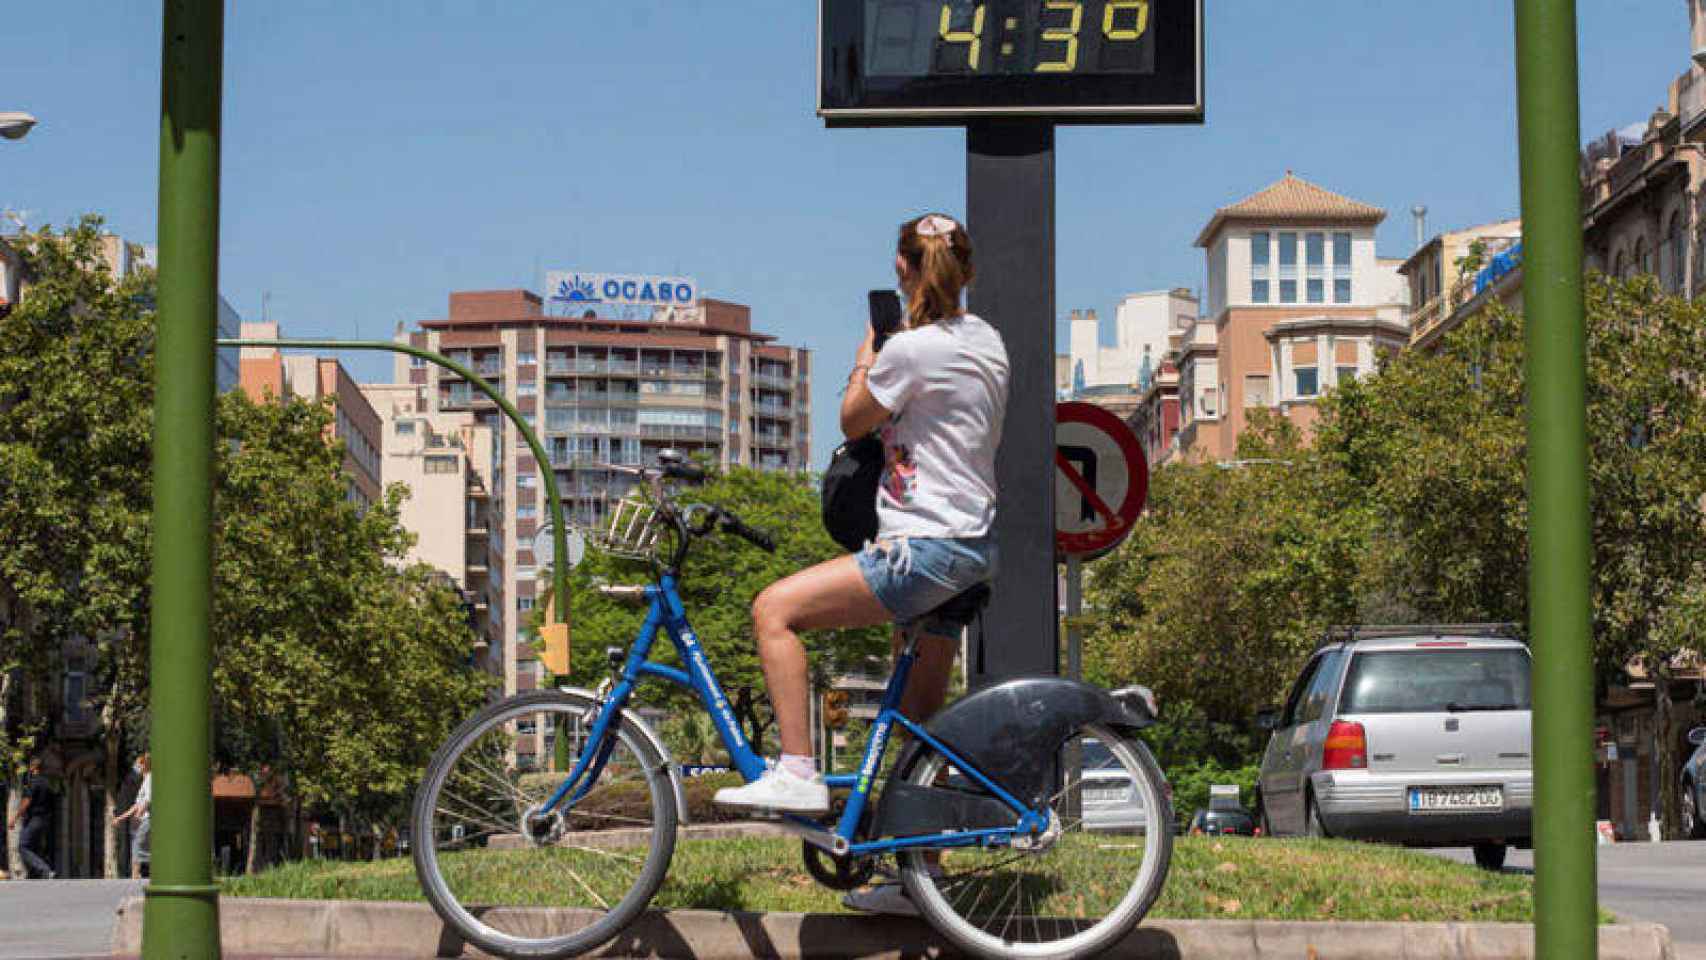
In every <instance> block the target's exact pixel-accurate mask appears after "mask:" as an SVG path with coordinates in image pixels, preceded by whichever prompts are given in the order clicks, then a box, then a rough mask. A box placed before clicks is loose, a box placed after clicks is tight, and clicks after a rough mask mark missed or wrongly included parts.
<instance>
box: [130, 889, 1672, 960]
mask: <svg viewBox="0 0 1706 960" xmlns="http://www.w3.org/2000/svg"><path fill="white" fill-rule="evenodd" d="M219 906H220V927H221V934H222V939H223V943H224V950H225V954H226V955H227V956H235V955H242V954H261V955H294V956H306V955H312V956H323V957H434V956H441V957H442V956H449V957H455V956H463V955H469V956H472V955H474V954H473V952H472V951H471V950H470V951H467V952H466V953H465V952H464V945H463V944H462V943H461V941H460V939H459V938H458V937H456V935H455V934H454V933H453V932H451V931H450V930H449V929H448V928H447V927H445V925H444V924H443V922H441V921H440V920H439V919H438V916H437V915H436V914H434V913H433V912H432V908H431V907H429V906H427V905H426V904H424V903H400V902H399V903H375V902H367V901H351V900H341V901H340V900H260V899H240V898H225V899H222V900H221V901H220V905H219ZM141 907H142V900H141V898H135V899H132V900H129V901H126V902H125V904H124V905H123V906H122V907H121V908H120V910H119V917H118V923H117V927H116V929H115V931H114V935H113V953H115V954H121V955H135V954H139V953H140V952H141V939H142V915H141V914H142V911H141ZM597 955H598V956H605V957H681V958H695V960H745V958H750V957H766V958H775V960H891V958H892V960H899V958H902V957H909V958H910V957H919V956H946V955H952V951H950V950H949V949H948V948H947V947H946V945H945V944H944V943H943V942H942V941H941V940H940V939H939V938H938V937H937V936H936V935H935V933H934V932H933V931H932V930H930V928H929V927H928V926H926V925H925V924H924V923H923V922H922V921H919V920H908V919H900V918H887V917H862V916H851V915H843V914H835V915H827V914H799V913H769V914H761V913H720V912H715V911H708V910H671V911H652V912H648V913H647V914H645V916H643V917H642V918H641V919H640V920H639V921H638V922H636V923H635V924H634V925H633V926H632V927H630V928H629V929H628V930H627V931H626V932H624V933H623V934H622V935H621V936H620V937H618V938H617V939H616V940H614V941H613V942H612V943H611V944H610V945H609V946H608V947H606V948H605V949H604V950H602V951H600V952H599V954H597ZM1110 955H1111V956H1119V957H1122V958H1132V960H1148V958H1154V960H1162V958H1168V960H1249V958H1262V957H1287V958H1305V957H1308V958H1313V960H1390V958H1396V957H1403V958H1410V960H1422V958H1427V960H1433V958H1439V960H1528V958H1532V957H1533V956H1534V937H1533V932H1532V930H1531V929H1530V928H1529V927H1528V926H1527V925H1526V924H1508V923H1305V922H1277V921H1275V922H1253V921H1244V920H1156V921H1150V922H1146V923H1144V924H1143V925H1142V926H1140V927H1138V929H1137V930H1135V931H1133V932H1132V934H1131V935H1130V936H1129V937H1128V938H1127V939H1126V940H1125V942H1124V943H1122V944H1121V945H1119V946H1118V947H1115V948H1114V950H1112V951H1110ZM1599 956H1600V960H1672V958H1673V956H1674V954H1673V952H1672V950H1671V947H1670V935H1669V933H1668V931H1666V930H1665V928H1664V927H1662V926H1657V925H1654V924H1617V925H1615V926H1609V927H1601V928H1600V937H1599Z"/></svg>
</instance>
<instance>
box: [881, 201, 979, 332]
mask: <svg viewBox="0 0 1706 960" xmlns="http://www.w3.org/2000/svg"><path fill="white" fill-rule="evenodd" d="M898 249H899V252H900V256H901V258H902V259H903V260H904V261H905V262H906V270H907V273H906V277H905V279H903V280H902V284H903V285H904V287H905V289H906V314H907V317H906V321H907V323H906V325H907V327H908V328H909V329H915V328H917V327H922V326H924V325H925V324H928V323H934V322H935V321H937V320H945V319H947V318H949V317H957V316H959V315H960V313H961V310H960V294H961V293H962V292H963V291H964V290H965V288H966V285H967V284H969V283H971V280H972V276H973V270H972V263H971V237H969V236H967V235H966V230H965V227H963V226H961V225H960V224H958V223H956V222H954V220H953V219H952V218H950V217H946V216H943V215H942V214H939V213H932V214H926V215H924V216H922V217H918V218H916V219H913V220H908V221H907V222H906V223H903V224H901V227H900V243H899V244H898Z"/></svg>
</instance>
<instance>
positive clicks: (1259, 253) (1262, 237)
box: [1250, 230, 1272, 303]
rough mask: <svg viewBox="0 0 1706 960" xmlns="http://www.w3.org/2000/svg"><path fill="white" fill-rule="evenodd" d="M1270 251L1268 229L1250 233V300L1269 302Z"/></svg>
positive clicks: (1252, 301)
mask: <svg viewBox="0 0 1706 960" xmlns="http://www.w3.org/2000/svg"><path fill="white" fill-rule="evenodd" d="M1271 256H1272V254H1271V252H1270V251H1269V238H1268V233H1267V231H1265V230H1263V231H1258V232H1256V233H1252V234H1250V302H1251V303H1267V302H1268V262H1269V258H1270V257H1271Z"/></svg>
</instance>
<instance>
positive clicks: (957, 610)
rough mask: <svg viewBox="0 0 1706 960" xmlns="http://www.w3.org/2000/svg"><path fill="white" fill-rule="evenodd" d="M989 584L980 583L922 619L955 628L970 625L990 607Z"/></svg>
mask: <svg viewBox="0 0 1706 960" xmlns="http://www.w3.org/2000/svg"><path fill="white" fill-rule="evenodd" d="M989 596H990V593H989V584H988V582H987V581H986V582H984V583H980V584H978V585H977V586H975V587H971V588H969V589H967V590H964V591H962V592H960V593H958V594H955V595H954V596H953V597H952V598H951V599H949V600H948V601H947V602H946V603H943V604H942V605H941V606H938V607H937V608H936V609H934V610H932V611H930V612H929V613H927V614H925V615H924V616H923V617H921V618H920V619H922V620H925V621H928V622H930V623H936V624H951V625H953V626H955V627H964V626H968V625H970V623H971V622H972V621H973V620H976V619H977V615H978V614H979V613H981V612H982V611H983V608H984V607H986V606H988V605H989Z"/></svg>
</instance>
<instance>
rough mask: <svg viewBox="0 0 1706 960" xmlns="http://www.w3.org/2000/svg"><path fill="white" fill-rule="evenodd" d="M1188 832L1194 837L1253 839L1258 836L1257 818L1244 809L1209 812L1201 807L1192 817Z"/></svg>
mask: <svg viewBox="0 0 1706 960" xmlns="http://www.w3.org/2000/svg"><path fill="white" fill-rule="evenodd" d="M1187 832H1188V833H1190V835H1191V836H1193V837H1196V836H1210V837H1230V836H1237V837H1253V836H1255V835H1256V818H1255V816H1254V815H1253V814H1251V813H1250V811H1248V810H1245V809H1244V808H1242V807H1240V808H1238V809H1237V810H1208V809H1204V808H1201V807H1199V808H1198V809H1197V812H1196V813H1195V814H1194V815H1193V816H1192V817H1191V825H1190V828H1189V830H1188V831H1187Z"/></svg>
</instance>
